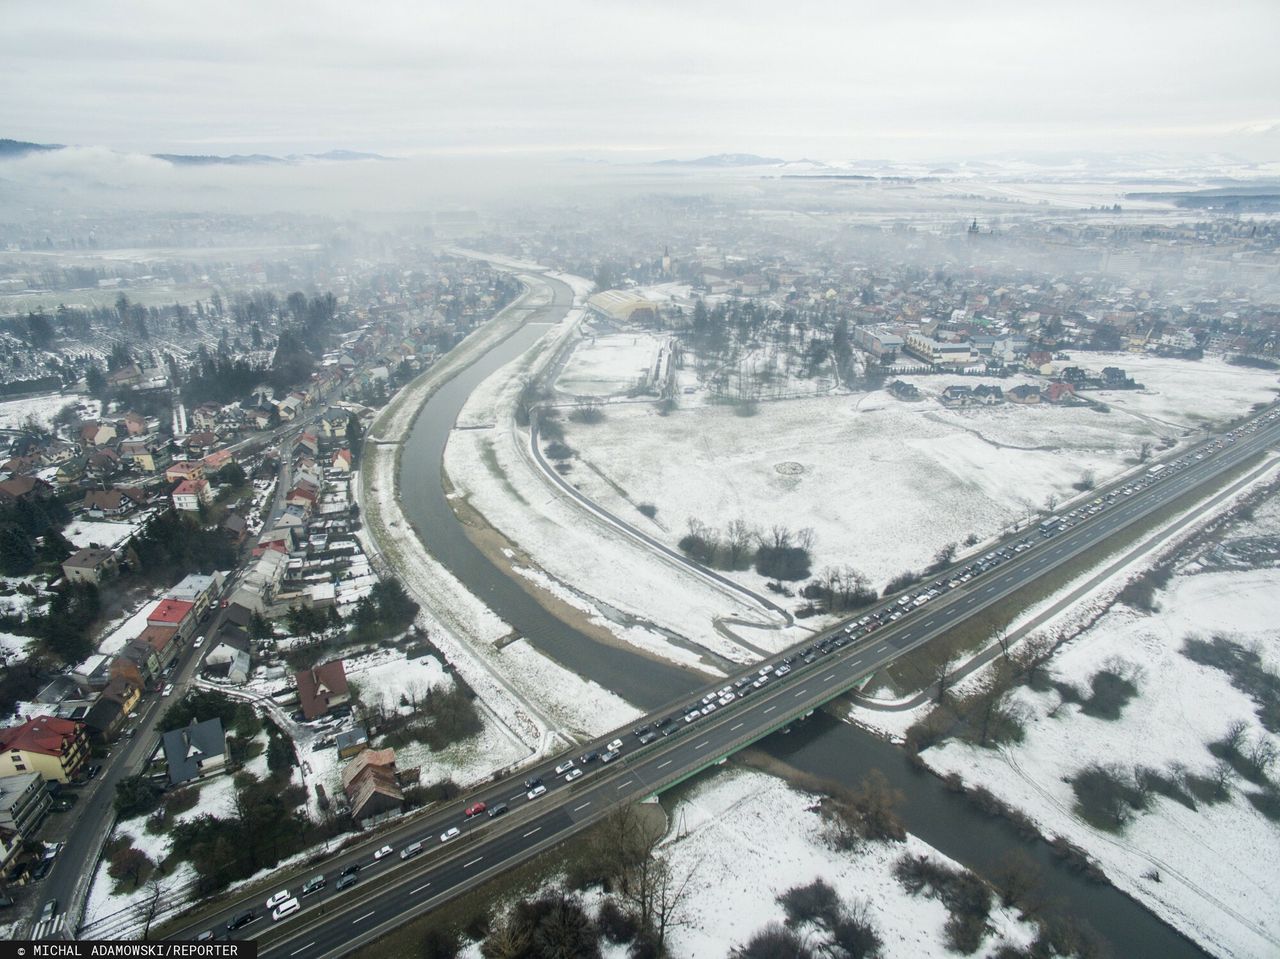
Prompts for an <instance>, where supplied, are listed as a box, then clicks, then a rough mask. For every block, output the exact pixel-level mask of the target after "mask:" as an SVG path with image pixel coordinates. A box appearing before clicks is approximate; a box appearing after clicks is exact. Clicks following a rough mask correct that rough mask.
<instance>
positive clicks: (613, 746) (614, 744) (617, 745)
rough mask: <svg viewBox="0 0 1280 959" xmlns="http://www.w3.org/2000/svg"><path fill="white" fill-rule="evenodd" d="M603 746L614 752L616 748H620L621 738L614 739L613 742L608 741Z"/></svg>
mask: <svg viewBox="0 0 1280 959" xmlns="http://www.w3.org/2000/svg"><path fill="white" fill-rule="evenodd" d="M605 748H606V749H608V750H609V751H610V752H615V753H616V752H617V751H618V750H620V749H621V748H622V740H621V739H615V740H614V741H613V742H611V743H610V744H609V745H608V746H606V747H605Z"/></svg>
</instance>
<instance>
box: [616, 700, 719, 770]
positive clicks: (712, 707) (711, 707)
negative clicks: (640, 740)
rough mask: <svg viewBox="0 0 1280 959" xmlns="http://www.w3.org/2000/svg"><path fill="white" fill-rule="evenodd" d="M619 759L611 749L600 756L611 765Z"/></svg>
mask: <svg viewBox="0 0 1280 959" xmlns="http://www.w3.org/2000/svg"><path fill="white" fill-rule="evenodd" d="M708 708H709V709H715V707H714V706H710V707H708ZM617 758H618V754H617V753H616V752H614V751H613V750H612V749H611V750H609V751H608V752H607V753H601V754H600V761H601V762H602V763H609V762H613V761H614V760H615V759H617Z"/></svg>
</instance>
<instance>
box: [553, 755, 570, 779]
mask: <svg viewBox="0 0 1280 959" xmlns="http://www.w3.org/2000/svg"><path fill="white" fill-rule="evenodd" d="M572 768H573V760H572V759H569V760H566V761H565V762H562V763H561V764H560V765H559V766H557V767H556V775H557V776H563V775H564V774H565V773H567V772H568V771H569V770H570V769H572Z"/></svg>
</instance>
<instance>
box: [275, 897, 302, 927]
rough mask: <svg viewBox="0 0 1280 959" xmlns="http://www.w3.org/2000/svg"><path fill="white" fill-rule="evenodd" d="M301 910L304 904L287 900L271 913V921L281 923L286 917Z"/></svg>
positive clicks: (294, 900)
mask: <svg viewBox="0 0 1280 959" xmlns="http://www.w3.org/2000/svg"><path fill="white" fill-rule="evenodd" d="M301 908H302V904H301V903H300V902H298V900H296V899H286V900H285V901H284V902H282V903H280V905H278V906H276V908H275V910H274V911H273V912H272V913H271V921H272V922H279V921H280V920H281V919H283V918H284V917H285V916H287V915H290V914H291V913H295V912H297V911H298V910H299V909H301Z"/></svg>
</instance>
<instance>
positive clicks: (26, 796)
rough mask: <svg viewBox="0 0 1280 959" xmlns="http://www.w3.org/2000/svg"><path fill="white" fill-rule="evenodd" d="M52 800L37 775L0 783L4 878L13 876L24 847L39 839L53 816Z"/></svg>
mask: <svg viewBox="0 0 1280 959" xmlns="http://www.w3.org/2000/svg"><path fill="white" fill-rule="evenodd" d="M51 803H52V797H51V796H50V795H49V790H47V789H45V786H44V779H43V778H42V777H41V775H40V774H39V773H37V772H29V773H22V774H20V775H17V776H7V777H5V778H4V779H0V833H3V834H5V840H4V842H3V843H0V876H7V875H9V873H10V872H11V870H12V868H13V865H14V863H15V861H16V860H17V857H18V853H20V852H21V851H22V845H23V843H24V842H25V841H26V840H28V839H33V838H35V834H36V831H37V830H38V829H39V828H40V824H41V823H42V822H44V817H45V815H46V814H47V813H48V812H49V806H50V804H51Z"/></svg>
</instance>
